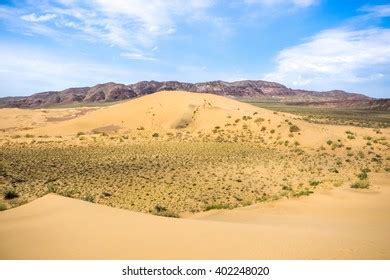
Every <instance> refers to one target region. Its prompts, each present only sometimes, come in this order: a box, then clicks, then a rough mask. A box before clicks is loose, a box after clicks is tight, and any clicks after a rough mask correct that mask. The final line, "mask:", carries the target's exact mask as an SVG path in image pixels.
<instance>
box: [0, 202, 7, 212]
mask: <svg viewBox="0 0 390 280" xmlns="http://www.w3.org/2000/svg"><path fill="white" fill-rule="evenodd" d="M4 210H7V206H6V205H5V204H3V203H0V211H4Z"/></svg>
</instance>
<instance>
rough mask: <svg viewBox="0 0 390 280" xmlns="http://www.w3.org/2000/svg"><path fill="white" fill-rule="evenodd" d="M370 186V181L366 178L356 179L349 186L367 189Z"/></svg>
mask: <svg viewBox="0 0 390 280" xmlns="http://www.w3.org/2000/svg"><path fill="white" fill-rule="evenodd" d="M369 186H370V183H369V182H368V180H367V179H364V180H359V181H356V182H355V183H353V184H352V185H351V188H353V189H368V187H369Z"/></svg>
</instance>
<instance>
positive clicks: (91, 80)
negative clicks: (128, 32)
mask: <svg viewBox="0 0 390 280" xmlns="http://www.w3.org/2000/svg"><path fill="white" fill-rule="evenodd" d="M133 75H134V73H132V72H130V71H129V70H127V69H124V68H121V67H117V66H112V65H109V64H104V63H96V62H91V61H89V60H85V59H80V58H73V59H72V58H69V57H63V56H58V55H54V54H51V53H48V52H47V50H42V49H32V48H31V47H23V46H22V47H20V46H15V45H7V44H4V43H2V44H0V83H1V84H2V91H1V95H3V96H4V95H21V94H23V95H28V94H31V93H34V92H36V91H44V90H56V89H57V90H61V89H64V88H68V87H73V86H84V85H93V84H97V83H102V82H105V81H107V82H108V81H117V82H121V81H122V82H123V81H128V80H129V79H131V77H132V76H133Z"/></svg>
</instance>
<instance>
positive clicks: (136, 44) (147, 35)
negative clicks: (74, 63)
mask: <svg viewBox="0 0 390 280" xmlns="http://www.w3.org/2000/svg"><path fill="white" fill-rule="evenodd" d="M211 5H213V0H188V1H182V0H171V1H164V0H149V1H144V0H132V1H127V0H111V1H107V0H91V1H85V0H52V1H42V2H41V1H40V2H29V1H27V2H25V3H24V4H23V5H19V6H17V8H6V7H5V6H3V7H1V6H0V18H2V19H3V20H5V21H6V22H7V23H8V24H10V25H12V26H13V27H15V26H16V27H18V28H20V29H22V32H27V33H32V34H34V33H38V34H43V33H45V34H57V33H58V34H62V35H65V37H66V36H78V37H79V38H83V37H84V38H87V39H89V40H93V41H97V42H98V41H99V42H104V43H106V44H108V45H114V46H117V47H119V48H121V49H124V50H127V51H131V52H139V53H141V52H142V50H145V51H148V50H150V49H152V48H153V47H154V46H155V44H156V40H157V39H159V38H160V37H162V36H168V35H170V34H172V33H175V32H176V30H177V28H178V26H177V22H178V21H179V19H187V18H188V17H191V16H192V15H193V14H196V13H197V12H202V11H204V10H206V9H207V8H208V7H210V6H211ZM32 11H33V13H31V12H32ZM14 14H17V15H19V16H18V17H17V18H16V19H15V18H14V16H13V15H14ZM18 19H19V21H17V20H18ZM49 21H50V23H49ZM30 23H31V24H30ZM40 30H44V31H45V32H39V31H40ZM62 37H64V36H62Z"/></svg>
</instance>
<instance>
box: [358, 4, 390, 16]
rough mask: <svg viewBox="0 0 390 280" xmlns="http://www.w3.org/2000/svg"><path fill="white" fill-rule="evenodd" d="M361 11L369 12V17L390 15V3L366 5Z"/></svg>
mask: <svg viewBox="0 0 390 280" xmlns="http://www.w3.org/2000/svg"><path fill="white" fill-rule="evenodd" d="M360 11H362V12H365V13H367V14H368V17H388V16H390V5H376V6H364V7H362V8H361V9H360Z"/></svg>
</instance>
